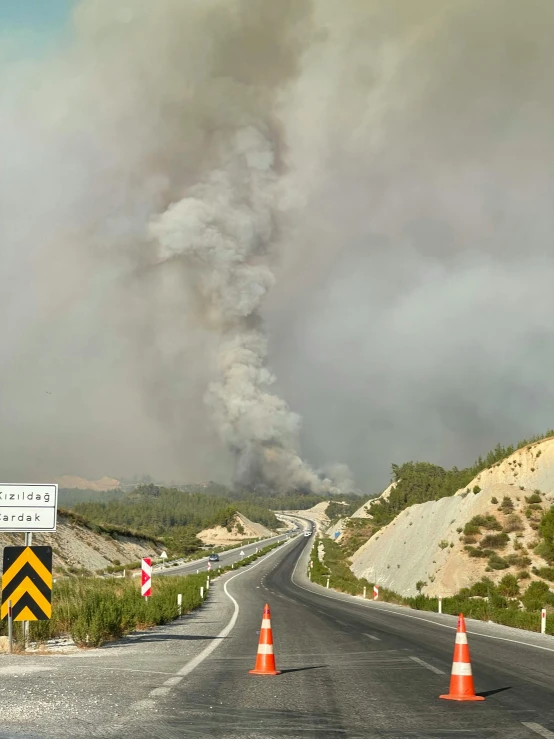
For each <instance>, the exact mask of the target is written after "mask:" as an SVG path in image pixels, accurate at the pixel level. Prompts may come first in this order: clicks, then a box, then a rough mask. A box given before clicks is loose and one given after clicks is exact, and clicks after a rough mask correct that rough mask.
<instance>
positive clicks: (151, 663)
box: [0, 536, 554, 739]
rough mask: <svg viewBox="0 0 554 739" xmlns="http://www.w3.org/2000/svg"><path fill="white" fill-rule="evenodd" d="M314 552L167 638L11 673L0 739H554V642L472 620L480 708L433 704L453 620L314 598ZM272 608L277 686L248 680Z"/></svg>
mask: <svg viewBox="0 0 554 739" xmlns="http://www.w3.org/2000/svg"><path fill="white" fill-rule="evenodd" d="M311 543H312V539H306V538H305V537H303V536H300V537H298V538H297V539H294V540H292V541H290V542H288V543H286V544H285V545H283V546H282V547H279V548H278V549H277V550H275V551H274V552H272V553H271V554H270V555H269V556H268V557H267V558H264V559H262V560H259V561H257V562H255V563H254V564H252V565H250V566H249V567H247V568H245V569H241V570H239V571H238V572H237V573H232V572H231V573H228V574H227V575H224V576H222V577H221V578H218V579H217V580H216V581H215V582H214V583H213V586H212V587H211V588H210V599H209V601H208V602H207V603H206V605H205V606H204V607H203V608H202V609H200V610H199V611H197V612H195V613H194V614H191V615H190V616H188V617H186V618H184V619H182V620H181V621H180V622H175V623H174V624H171V625H169V626H167V627H163V628H160V629H155V630H152V631H149V632H146V633H144V634H138V635H134V636H131V637H128V638H127V639H125V640H122V642H119V643H116V644H114V645H112V646H110V647H108V648H106V649H101V650H91V651H90V652H89V653H83V654H78V655H75V656H71V657H59V658H53V657H30V656H25V657H17V656H14V657H13V658H9V660H8V661H7V662H3V664H6V665H7V666H6V667H5V668H0V673H4V674H3V679H2V683H1V684H0V705H1V708H2V714H1V715H2V727H1V728H0V737H8V736H9V737H25V739H27V737H33V738H34V737H41V739H42V738H46V737H48V739H52V738H53V737H70V736H71V737H77V736H79V737H81V736H83V737H84V736H90V737H103V738H106V739H107V738H108V737H124V738H126V737H132V738H133V739H146V737H148V739H177V737H179V739H182V738H186V737H197V738H198V739H201V738H202V737H218V738H223V737H224V738H225V739H268V738H269V737H279V738H280V737H287V738H289V739H311V738H313V739H315V738H317V739H320V738H321V739H326V738H333V739H334V738H335V737H352V738H358V737H389V738H392V737H399V738H400V737H421V739H435V738H438V737H453V736H454V737H458V736H461V737H476V738H479V739H481V738H483V739H484V738H489V737H490V738H491V739H492V738H495V739H500V738H502V739H512V738H515V737H518V738H519V737H522V738H524V739H525V738H526V739H533V738H534V737H535V738H536V737H540V736H542V737H546V738H547V739H548V738H549V737H550V739H554V639H552V638H549V637H540V635H526V633H525V632H520V631H515V630H510V629H504V628H502V627H495V626H490V625H487V624H478V623H477V622H469V621H468V632H469V644H470V650H471V657H472V664H473V673H474V677H475V684H476V689H477V691H478V692H479V693H481V694H483V695H485V697H486V700H485V701H483V702H480V703H454V702H450V701H444V700H440V699H439V697H438V696H439V695H440V694H441V693H445V692H447V690H448V685H449V679H450V676H449V673H450V668H451V663H452V654H453V648H454V635H455V622H456V619H455V618H452V617H449V616H439V615H438V614H424V613H420V612H417V611H411V610H408V609H394V608H389V607H387V606H385V605H380V604H373V603H370V602H367V601H362V600H361V599H349V598H347V597H345V596H340V595H339V594H334V593H333V592H332V591H329V590H326V589H325V588H320V587H318V586H315V585H312V584H311V583H309V582H308V581H307V579H306V577H305V566H306V557H307V554H308V547H309V546H310V545H311ZM266 602H268V603H269V604H270V607H271V617H272V626H273V635H274V642H275V653H276V660H277V668H278V669H280V670H282V674H281V675H278V676H275V677H273V676H253V675H249V674H248V671H249V670H250V669H252V668H253V667H254V662H255V656H256V649H257V642H258V635H259V630H260V625H261V617H262V610H263V606H264V604H265V603H266ZM10 660H11V661H10ZM25 669H26V670H27V672H25ZM6 670H7V671H6ZM18 670H19V672H17V671H18ZM22 670H23V672H22ZM37 670H42V671H43V672H42V673H40V672H37ZM48 670H50V672H48ZM10 676H11V677H10ZM16 676H17V680H14V679H13V678H14V677H16ZM10 691H11V692H10ZM52 697H55V698H56V699H57V705H56V706H55V708H54V709H52V706H51V699H52ZM35 705H36V706H38V708H37V710H36V711H35V714H34V715H31V714H30V713H29V712H30V711H31V709H32V707H33V706H35ZM68 705H69V706H70V708H68ZM22 706H23V708H24V710H23V708H22V709H21V710H22V712H18V711H19V709H20V708H21V707H22ZM16 709H17V710H16ZM25 722H27V723H25ZM17 727H19V731H16V730H15V729H16V728H17ZM26 727H27V728H26ZM2 728H4V729H5V731H6V733H3V731H2Z"/></svg>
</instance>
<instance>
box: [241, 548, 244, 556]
mask: <svg viewBox="0 0 554 739" xmlns="http://www.w3.org/2000/svg"><path fill="white" fill-rule="evenodd" d="M240 556H241V557H244V549H241V550H240Z"/></svg>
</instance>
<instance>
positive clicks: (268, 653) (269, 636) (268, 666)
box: [249, 603, 281, 675]
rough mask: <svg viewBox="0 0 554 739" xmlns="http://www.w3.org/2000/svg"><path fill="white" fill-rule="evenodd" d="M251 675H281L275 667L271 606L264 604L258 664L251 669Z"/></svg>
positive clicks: (257, 656) (257, 657)
mask: <svg viewBox="0 0 554 739" xmlns="http://www.w3.org/2000/svg"><path fill="white" fill-rule="evenodd" d="M249 672H250V674H251V675H280V674H281V673H280V672H279V670H276V669H275V655H274V654H273V632H272V631H271V614H270V612H269V606H268V604H267V603H266V604H265V606H264V615H263V619H262V628H261V631H260V640H259V642H258V654H257V655H256V666H255V667H254V669H253V670H249Z"/></svg>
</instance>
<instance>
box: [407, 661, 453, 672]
mask: <svg viewBox="0 0 554 739" xmlns="http://www.w3.org/2000/svg"><path fill="white" fill-rule="evenodd" d="M410 659H412V660H413V661H414V662H417V663H418V665H421V666H422V667H426V668H427V669H428V670H431V672H434V673H435V674H436V675H446V673H445V672H443V671H442V670H439V668H438V667H433V665H430V664H429V663H428V662H424V661H423V660H422V659H419V657H410Z"/></svg>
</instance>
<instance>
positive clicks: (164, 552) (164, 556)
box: [160, 549, 167, 570]
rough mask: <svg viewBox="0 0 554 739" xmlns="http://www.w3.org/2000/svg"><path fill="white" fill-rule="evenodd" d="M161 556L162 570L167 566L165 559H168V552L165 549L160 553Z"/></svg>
mask: <svg viewBox="0 0 554 739" xmlns="http://www.w3.org/2000/svg"><path fill="white" fill-rule="evenodd" d="M160 557H161V558H162V570H163V568H164V567H165V560H166V559H167V552H166V551H165V549H164V551H163V552H162V553H161V554H160Z"/></svg>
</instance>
